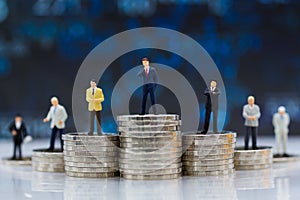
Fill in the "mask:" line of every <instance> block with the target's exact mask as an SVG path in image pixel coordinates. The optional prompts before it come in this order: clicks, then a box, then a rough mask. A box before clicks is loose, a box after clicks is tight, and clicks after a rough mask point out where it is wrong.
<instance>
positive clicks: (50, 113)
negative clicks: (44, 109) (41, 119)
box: [45, 107, 52, 121]
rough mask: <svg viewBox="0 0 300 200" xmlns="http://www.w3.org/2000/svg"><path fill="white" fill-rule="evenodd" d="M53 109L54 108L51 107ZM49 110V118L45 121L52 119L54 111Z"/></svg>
mask: <svg viewBox="0 0 300 200" xmlns="http://www.w3.org/2000/svg"><path fill="white" fill-rule="evenodd" d="M51 108H52V107H51ZM51 108H50V110H49V112H48V114H47V117H46V118H45V119H47V120H48V121H49V120H50V119H51V118H52V110H51Z"/></svg>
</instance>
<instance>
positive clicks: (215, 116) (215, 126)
mask: <svg viewBox="0 0 300 200" xmlns="http://www.w3.org/2000/svg"><path fill="white" fill-rule="evenodd" d="M211 113H213V131H214V133H217V132H218V109H211V108H209V107H206V109H205V121H204V128H203V129H204V132H206V133H207V131H208V128H209V122H210V116H211Z"/></svg>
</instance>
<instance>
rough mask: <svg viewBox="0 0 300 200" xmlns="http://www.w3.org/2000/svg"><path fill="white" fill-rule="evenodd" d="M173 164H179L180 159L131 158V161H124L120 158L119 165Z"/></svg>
mask: <svg viewBox="0 0 300 200" xmlns="http://www.w3.org/2000/svg"><path fill="white" fill-rule="evenodd" d="M170 162H171V163H175V162H181V157H175V158H156V157H154V158H150V159H149V158H132V159H124V158H120V159H119V163H124V164H126V163H129V164H130V163H152V164H156V163H170Z"/></svg>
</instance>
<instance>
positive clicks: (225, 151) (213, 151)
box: [184, 149, 234, 156]
mask: <svg viewBox="0 0 300 200" xmlns="http://www.w3.org/2000/svg"><path fill="white" fill-rule="evenodd" d="M232 153H234V149H207V150H206V149H201V150H198V151H190V150H187V151H185V152H184V155H193V156H201V155H202V156H206V155H222V154H232Z"/></svg>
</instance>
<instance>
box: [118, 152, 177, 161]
mask: <svg viewBox="0 0 300 200" xmlns="http://www.w3.org/2000/svg"><path fill="white" fill-rule="evenodd" d="M181 155H182V153H181V152H171V153H163V152H157V151H156V152H144V153H122V152H120V154H119V157H120V158H125V159H147V158H148V159H161V158H162V159H164V158H168V159H172V158H179V157H181Z"/></svg>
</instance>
